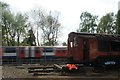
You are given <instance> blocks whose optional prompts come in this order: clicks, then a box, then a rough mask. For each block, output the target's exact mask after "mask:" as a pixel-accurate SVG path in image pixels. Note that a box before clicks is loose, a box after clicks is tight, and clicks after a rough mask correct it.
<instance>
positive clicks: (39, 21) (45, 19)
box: [32, 9, 61, 46]
mask: <svg viewBox="0 0 120 80" xmlns="http://www.w3.org/2000/svg"><path fill="white" fill-rule="evenodd" d="M32 16H33V18H34V25H35V26H36V29H37V30H36V31H37V38H36V39H37V43H38V46H39V45H40V44H39V32H38V31H39V29H40V30H41V37H42V39H41V42H42V44H41V45H46V46H54V45H56V44H57V38H58V36H59V33H60V29H61V24H60V23H59V12H54V13H52V12H49V14H47V13H45V12H44V11H43V10H41V9H38V10H33V13H32Z"/></svg>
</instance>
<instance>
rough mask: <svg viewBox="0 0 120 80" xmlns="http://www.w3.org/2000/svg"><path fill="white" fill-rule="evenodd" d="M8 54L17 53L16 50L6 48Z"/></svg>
mask: <svg viewBox="0 0 120 80" xmlns="http://www.w3.org/2000/svg"><path fill="white" fill-rule="evenodd" d="M5 52H6V53H13V52H16V48H5Z"/></svg>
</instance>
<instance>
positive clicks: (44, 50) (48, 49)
mask: <svg viewBox="0 0 120 80" xmlns="http://www.w3.org/2000/svg"><path fill="white" fill-rule="evenodd" d="M43 52H53V48H43Z"/></svg>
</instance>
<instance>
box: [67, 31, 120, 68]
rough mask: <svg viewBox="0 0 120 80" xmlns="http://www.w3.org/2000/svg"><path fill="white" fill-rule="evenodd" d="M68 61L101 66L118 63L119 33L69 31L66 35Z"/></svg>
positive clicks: (119, 52)
mask: <svg viewBox="0 0 120 80" xmlns="http://www.w3.org/2000/svg"><path fill="white" fill-rule="evenodd" d="M67 55H68V56H67V57H68V59H69V63H77V64H85V65H93V66H95V67H102V66H119V65H120V35H107V34H90V33H75V32H71V33H70V34H69V35H68V54H67Z"/></svg>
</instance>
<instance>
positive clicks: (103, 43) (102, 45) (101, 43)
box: [98, 39, 109, 52]
mask: <svg viewBox="0 0 120 80" xmlns="http://www.w3.org/2000/svg"><path fill="white" fill-rule="evenodd" d="M98 49H99V50H100V51H103V52H109V41H108V40H104V39H101V40H98Z"/></svg>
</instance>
